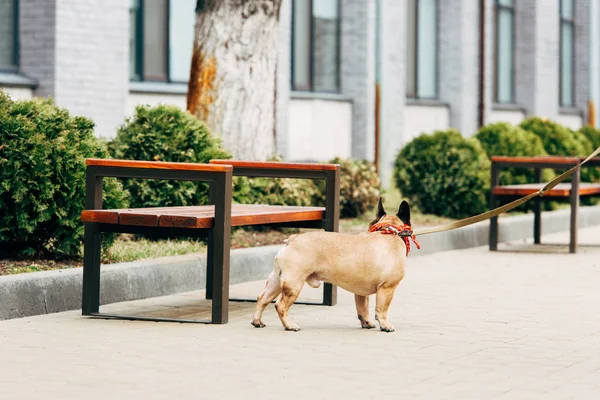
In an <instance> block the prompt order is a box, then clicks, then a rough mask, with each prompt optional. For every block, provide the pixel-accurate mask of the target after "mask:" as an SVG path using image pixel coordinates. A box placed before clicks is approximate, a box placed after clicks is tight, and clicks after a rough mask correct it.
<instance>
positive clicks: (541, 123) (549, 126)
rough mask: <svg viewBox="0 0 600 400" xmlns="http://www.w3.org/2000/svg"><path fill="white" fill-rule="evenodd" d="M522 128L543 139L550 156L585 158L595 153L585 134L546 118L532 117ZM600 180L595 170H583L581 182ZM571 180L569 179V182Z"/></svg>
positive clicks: (522, 124)
mask: <svg viewBox="0 0 600 400" xmlns="http://www.w3.org/2000/svg"><path fill="white" fill-rule="evenodd" d="M520 126H521V127H522V128H523V129H525V130H528V131H530V132H533V133H534V134H536V135H537V136H538V137H539V138H540V139H542V143H543V145H544V149H545V150H546V152H547V153H548V154H549V155H553V156H554V155H555V156H579V157H583V156H587V155H588V154H590V153H591V152H592V151H593V145H592V143H591V142H590V140H589V139H588V138H587V137H586V135H585V134H584V133H582V132H580V131H577V132H573V131H572V130H571V129H569V128H567V127H565V126H563V125H560V124H558V123H556V122H554V121H550V120H548V119H546V118H539V117H531V118H528V119H526V120H524V121H522V122H521V124H520ZM557 172H559V173H560V172H564V171H557ZM599 178H600V174H599V173H598V171H596V169H595V168H583V169H582V170H581V180H582V181H584V182H594V181H598V180H599ZM569 180H570V179H569V178H567V181H569Z"/></svg>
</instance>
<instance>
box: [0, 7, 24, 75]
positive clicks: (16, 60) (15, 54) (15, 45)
mask: <svg viewBox="0 0 600 400" xmlns="http://www.w3.org/2000/svg"><path fill="white" fill-rule="evenodd" d="M12 3H13V23H12V29H13V38H12V65H10V64H9V65H0V72H18V71H19V66H20V48H19V47H20V38H19V0H12Z"/></svg>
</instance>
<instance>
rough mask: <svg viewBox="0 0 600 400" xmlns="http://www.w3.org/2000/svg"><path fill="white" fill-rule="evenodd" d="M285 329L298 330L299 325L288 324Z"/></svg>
mask: <svg viewBox="0 0 600 400" xmlns="http://www.w3.org/2000/svg"><path fill="white" fill-rule="evenodd" d="M285 330H286V331H292V332H298V331H299V330H300V326H298V324H290V325H288V326H286V327H285Z"/></svg>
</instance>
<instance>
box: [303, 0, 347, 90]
mask: <svg viewBox="0 0 600 400" xmlns="http://www.w3.org/2000/svg"><path fill="white" fill-rule="evenodd" d="M292 15H293V16H292V90H302V91H314V92H339V91H340V2H339V0H318V1H317V0H293V4H292Z"/></svg>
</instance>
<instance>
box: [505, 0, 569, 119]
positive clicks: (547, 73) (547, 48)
mask: <svg viewBox="0 0 600 400" xmlns="http://www.w3.org/2000/svg"><path fill="white" fill-rule="evenodd" d="M515 7H516V8H515V11H516V17H515V18H516V21H515V24H516V70H517V74H516V100H517V103H518V104H519V105H520V106H522V107H523V108H525V111H526V114H527V115H538V116H544V117H547V118H550V119H554V118H556V116H557V115H558V109H559V85H560V80H559V44H560V38H559V23H558V22H559V14H558V12H559V9H558V7H559V1H558V0H547V1H545V2H543V4H542V2H539V1H537V0H520V1H517V2H516V6H515Z"/></svg>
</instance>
